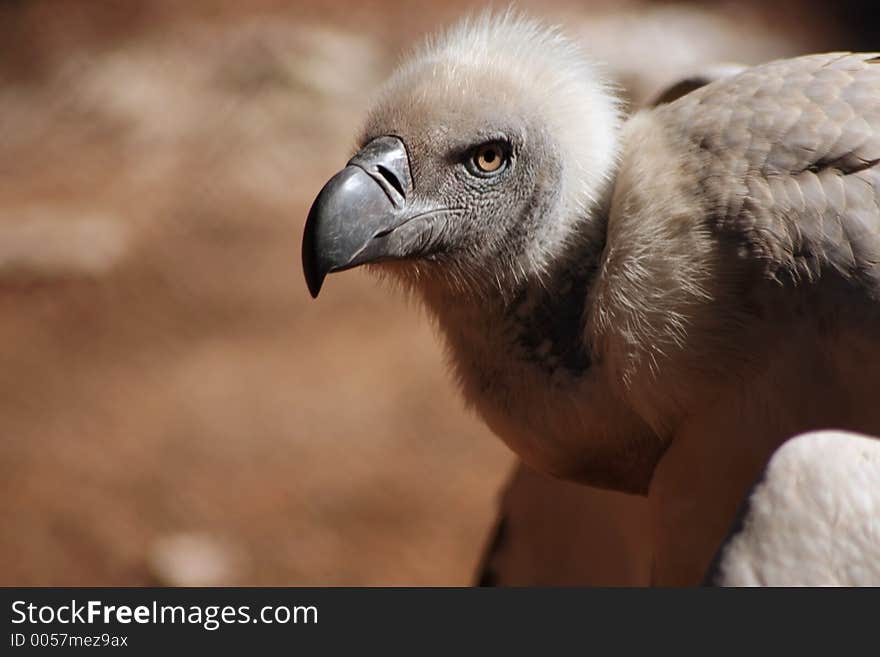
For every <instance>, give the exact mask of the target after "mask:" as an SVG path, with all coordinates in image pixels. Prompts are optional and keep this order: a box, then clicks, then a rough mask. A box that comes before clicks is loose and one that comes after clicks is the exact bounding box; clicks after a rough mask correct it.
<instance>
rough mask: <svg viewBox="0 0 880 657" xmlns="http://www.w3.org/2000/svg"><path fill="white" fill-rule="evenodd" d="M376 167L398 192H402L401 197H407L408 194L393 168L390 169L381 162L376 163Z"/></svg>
mask: <svg viewBox="0 0 880 657" xmlns="http://www.w3.org/2000/svg"><path fill="white" fill-rule="evenodd" d="M376 169H377V170H378V171H379V175H380V176H382V177H383V178H384V179H385V180H386V181H387V182H388V184H389V185H391V186H392V187H393V188H394V189H395V190H397V193H398V194H400V196H401V198H406V194H405V193H404V191H403V185H402V184H401V182H400V180H399V179H398V178H397V176H396V175H394V172H393V171H392V170H391V169H388V168H386V167H384V166H382V165H381V164H378V165H376Z"/></svg>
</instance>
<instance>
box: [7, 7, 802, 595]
mask: <svg viewBox="0 0 880 657" xmlns="http://www.w3.org/2000/svg"><path fill="white" fill-rule="evenodd" d="M184 4H185V8H184V7H182V5H184ZM472 4H474V3H467V2H460V1H459V2H452V3H428V2H417V3H407V4H402V3H392V2H388V1H375V0H374V1H373V2H365V3H358V4H342V3H339V4H334V3H319V2H298V3H293V2H281V1H280V0H277V1H274V2H273V1H270V0H261V1H260V2H248V3H240V2H233V1H232V0H225V1H215V2H194V3H179V2H174V1H172V0H153V1H150V2H141V3H128V2H80V1H73V0H71V1H69V2H48V1H47V2H37V1H33V2H27V1H17V2H16V1H9V2H6V3H4V4H3V5H2V6H0V43H2V44H4V45H3V46H2V49H0V584H3V585H142V584H155V583H163V584H164V583H169V584H187V583H211V584H221V585H225V584H235V585H247V584H252V585H342V584H346V585H446V584H467V583H470V582H471V579H472V575H473V571H474V568H475V566H476V565H477V563H478V561H479V557H480V549H481V547H482V545H483V543H484V541H485V540H486V538H487V536H488V535H489V532H490V530H491V521H492V517H493V513H494V504H495V496H496V494H497V492H498V491H499V489H500V488H501V485H502V483H503V481H504V479H505V477H506V476H507V474H508V472H509V471H510V469H511V467H512V464H513V463H514V459H513V457H512V455H511V454H510V453H509V452H508V451H507V450H506V448H504V447H503V446H502V445H501V444H500V442H499V441H498V440H497V439H495V438H494V437H493V436H491V435H490V434H489V432H488V431H487V430H486V429H485V428H484V427H482V425H481V424H480V423H479V422H478V420H477V419H476V418H474V417H472V416H471V415H470V414H469V413H467V412H466V411H465V410H464V409H463V407H462V404H461V403H460V401H459V399H458V397H457V395H456V391H455V390H454V389H453V387H452V385H451V383H450V381H449V379H448V377H447V376H446V372H445V367H444V362H443V355H442V353H441V349H440V347H439V344H438V342H437V340H436V339H435V337H434V336H433V335H432V332H431V329H430V327H429V325H428V323H427V322H426V321H425V320H424V318H422V317H421V316H420V314H419V312H418V310H417V309H415V308H408V307H406V306H405V305H404V304H403V302H402V301H401V300H400V299H399V298H398V297H396V296H395V295H393V294H390V293H389V291H388V290H387V289H384V288H383V287H381V286H380V285H378V284H377V282H376V281H374V280H372V279H370V278H369V277H368V276H367V275H365V274H364V273H362V272H357V271H355V272H351V273H349V274H347V275H345V276H340V277H338V278H337V277H333V278H331V279H330V280H328V283H327V285H326V287H325V291H324V292H323V293H322V296H321V299H320V301H318V302H314V301H312V300H311V299H310V298H309V297H308V294H307V291H306V288H305V284H304V282H303V279H302V274H301V268H300V255H299V249H300V237H301V233H302V226H303V222H304V220H305V216H306V213H307V211H308V207H309V204H310V202H311V200H312V199H313V197H314V195H315V193H316V192H317V191H318V189H320V187H321V185H322V184H323V182H324V181H325V180H326V179H327V178H328V177H329V176H330V175H332V173H333V172H334V171H335V170H336V169H338V168H339V167H340V166H341V165H342V164H343V163H344V162H345V160H346V159H347V157H348V156H349V150H350V147H351V145H352V144H353V138H354V135H355V133H356V130H357V127H358V124H359V121H360V119H361V118H362V114H363V110H364V107H365V105H366V103H367V102H368V99H369V94H370V91H371V90H373V89H375V87H376V85H377V84H378V83H379V82H380V81H381V79H382V78H383V76H384V75H385V74H386V73H387V71H388V70H389V68H390V67H391V66H392V65H393V62H394V61H395V57H396V56H397V53H398V51H399V49H400V48H402V47H403V46H405V45H407V44H410V43H412V42H413V41H414V40H416V39H417V38H418V37H419V36H420V35H421V34H423V33H424V32H425V31H427V30H430V29H433V28H435V27H436V26H437V25H439V24H442V23H445V22H448V21H449V20H451V19H452V18H454V17H456V16H458V15H459V14H461V13H462V12H463V10H464V9H465V8H466V6H470V5H472ZM608 4H610V3H604V4H599V3H597V4H594V5H593V6H591V8H589V9H588V8H587V7H586V6H585V5H584V4H583V3H581V4H578V5H576V4H574V3H556V4H553V5H552V6H549V8H548V5H546V4H545V3H542V4H541V5H540V6H541V7H542V9H541V11H542V12H545V13H546V12H557V14H558V15H564V16H569V17H571V16H578V17H586V18H589V17H590V16H591V14H590V12H591V11H594V10H596V8H597V7H602V8H604V7H606V6H607V5H608ZM245 6H246V7H247V8H246V9H245V8H244V7H245ZM522 6H524V7H526V8H528V7H529V6H535V7H537V6H538V3H528V2H526V3H522ZM630 6H631V5H629V4H628V5H627V7H630ZM584 29H589V28H588V27H585V28H584ZM592 29H593V32H590V34H598V33H600V32H597V31H596V29H595V27H594V28H592ZM601 33H602V34H606V32H601ZM646 38H647V37H646ZM736 38H742V37H736ZM768 42H769V41H768ZM608 47H610V46H608ZM786 48H795V49H796V48H797V46H790V45H786V46H785V47H782V46H781V45H780V44H779V43H775V44H772V43H771V45H768V46H767V47H766V49H761V48H756V49H755V51H754V52H752V53H750V55H749V57H751V58H753V59H761V58H764V56H765V55H767V56H770V55H771V54H774V53H776V52H777V51H780V50H786ZM729 49H731V50H732V49H734V45H733V42H732V43H731V45H730V46H729ZM187 537H189V538H188V539H187ZM184 539H187V540H188V542H187V540H184ZM169 546H170V547H169ZM181 546H183V547H181ZM210 555H215V556H216V560H215V561H216V563H217V567H216V569H214V570H213V571H210V572H207V573H204V574H203V579H197V576H198V573H197V572H196V571H198V568H195V567H194V568H192V569H189V568H187V567H186V566H187V564H192V563H198V562H207V561H210V559H209V556H210ZM169 564H170V565H169ZM194 578H195V579H194Z"/></svg>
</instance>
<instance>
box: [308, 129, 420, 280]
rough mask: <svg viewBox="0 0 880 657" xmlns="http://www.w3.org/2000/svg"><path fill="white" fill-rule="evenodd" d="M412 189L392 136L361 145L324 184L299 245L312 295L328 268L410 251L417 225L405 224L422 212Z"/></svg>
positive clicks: (396, 140) (397, 142) (404, 161)
mask: <svg viewBox="0 0 880 657" xmlns="http://www.w3.org/2000/svg"><path fill="white" fill-rule="evenodd" d="M412 191H413V181H412V175H411V173H410V166H409V158H408V157H407V153H406V147H405V146H404V144H403V142H402V141H401V140H400V139H399V138H398V137H392V136H385V137H378V138H377V139H374V140H373V141H371V142H370V143H369V144H367V145H366V146H364V147H363V148H362V149H361V150H360V151H359V152H358V153H357V155H355V156H354V157H353V158H351V160H349V162H348V165H347V166H346V167H345V168H344V169H343V170H342V171H340V172H339V173H337V174H336V175H335V176H333V177H332V178H331V179H330V180H329V182H327V184H326V185H324V188H323V189H322V190H321V191H320V193H319V194H318V197H317V198H316V199H315V202H314V203H313V204H312V208H311V210H309V217H308V219H307V220H306V227H305V233H304V235H303V244H302V259H303V272H304V273H305V277H306V284H307V285H308V287H309V292H310V293H311V295H312V297H317V296H318V293H319V292H320V291H321V285H322V284H323V282H324V277H325V276H327V274H328V273H330V272H335V271H342V270H344V269H350V268H351V267H356V266H358V265H362V264H365V263H368V262H378V261H380V260H387V259H391V258H403V257H406V256H407V255H410V253H409V249H408V245H409V244H411V243H412V236H413V231H418V230H419V228H418V226H415V225H412V224H409V222H410V220H411V219H415V218H417V217H418V216H421V215H419V214H417V213H416V209H415V208H414V207H413V203H412V202H411V197H412ZM412 223H414V224H417V223H419V222H412ZM404 224H409V225H408V226H407V228H406V230H403V227H404ZM398 229H401V230H400V231H398ZM401 233H408V234H407V235H402V234H401Z"/></svg>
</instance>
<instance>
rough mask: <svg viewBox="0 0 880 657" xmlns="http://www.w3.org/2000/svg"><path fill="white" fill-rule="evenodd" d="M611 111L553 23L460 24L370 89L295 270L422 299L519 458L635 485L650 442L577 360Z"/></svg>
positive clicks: (645, 470) (614, 122) (613, 143)
mask: <svg viewBox="0 0 880 657" xmlns="http://www.w3.org/2000/svg"><path fill="white" fill-rule="evenodd" d="M621 121H622V119H621V111H620V107H619V101H618V99H617V97H616V96H615V94H614V93H613V91H612V89H611V87H610V85H609V84H608V83H607V82H606V81H605V80H604V79H603V77H602V76H601V75H600V73H599V72H598V71H597V69H596V68H595V67H594V66H593V64H591V63H590V61H589V60H588V59H586V58H585V57H584V56H583V55H582V54H581V53H580V52H579V49H578V48H577V46H575V45H574V44H573V43H572V42H571V41H569V40H567V39H566V38H565V37H563V36H562V35H561V34H560V33H559V32H558V31H556V30H555V29H552V28H549V27H546V26H544V25H542V24H540V23H537V22H534V21H531V20H529V19H524V18H522V17H519V16H515V15H513V14H511V13H507V14H504V15H501V16H499V15H492V14H485V15H483V16H481V17H479V18H476V19H469V20H465V21H463V22H461V23H459V24H458V25H456V26H454V27H452V28H451V29H449V30H448V31H447V32H445V33H443V34H441V35H440V36H439V37H435V38H433V39H430V40H428V41H427V43H425V44H423V45H422V46H421V47H420V48H419V49H417V50H416V51H415V52H414V53H411V54H410V55H409V56H408V57H407V58H406V59H405V60H404V62H403V63H402V65H401V66H400V67H399V68H398V69H397V70H396V72H394V73H393V74H392V76H391V77H390V79H389V80H388V81H387V83H386V84H385V86H384V88H382V89H381V90H380V91H379V93H378V95H377V99H376V101H375V103H374V104H373V106H372V107H371V108H370V110H369V112H368V115H367V120H366V125H365V127H364V128H363V130H362V133H361V138H360V141H359V148H358V150H357V152H356V154H355V155H354V157H352V158H351V160H350V161H349V162H348V164H347V166H345V167H344V168H343V169H342V170H341V171H340V172H339V173H337V174H336V175H335V176H333V177H332V178H331V179H330V181H329V182H328V183H327V184H326V185H325V186H324V188H323V189H322V190H321V192H320V193H319V195H318V196H317V198H316V199H315V202H314V204H313V206H312V208H311V210H310V212H309V216H308V219H307V222H306V227H305V234H304V238H303V266H304V272H305V278H306V282H307V284H308V288H309V290H310V292H311V294H312V296H317V295H318V293H319V292H320V290H321V286H322V284H323V282H324V279H325V276H326V275H327V274H328V273H330V272H337V271H342V270H345V269H349V268H352V267H356V266H359V265H370V266H371V267H372V268H373V269H375V270H377V271H378V273H379V274H380V275H382V276H383V277H386V278H391V279H392V280H394V281H396V282H398V283H401V284H402V286H403V287H404V288H405V289H406V290H407V291H408V292H411V293H414V294H415V296H416V297H417V298H420V299H422V300H423V301H424V303H425V306H426V307H427V308H428V310H429V313H430V314H431V315H432V316H433V317H434V318H435V319H436V320H437V324H438V325H439V327H440V329H441V333H442V334H443V335H444V337H445V339H446V344H447V347H448V352H449V354H450V362H451V365H452V369H453V372H454V374H455V377H456V379H457V380H458V382H459V383H460V385H461V388H462V389H463V392H464V397H465V400H466V402H467V403H469V404H470V405H472V406H473V407H475V408H476V410H477V412H478V413H479V414H480V415H481V416H482V418H483V419H484V420H485V421H486V423H487V424H488V425H489V427H490V428H491V429H492V430H493V431H494V432H495V433H496V434H497V435H498V436H500V437H501V438H502V440H504V441H505V442H506V443H507V444H508V445H509V446H510V447H512V448H513V449H514V451H516V452H517V453H518V454H519V455H520V456H521V457H522V458H523V459H525V460H526V461H527V462H528V463H530V464H531V465H533V466H534V467H536V468H538V469H541V470H543V471H546V472H551V473H552V474H554V475H557V476H562V477H566V478H572V479H578V480H581V481H586V482H591V483H596V484H600V485H607V486H611V487H616V488H624V489H627V490H639V491H644V490H645V488H646V485H647V481H648V479H649V477H650V470H651V468H652V467H653V465H654V462H655V461H656V458H658V454H659V450H660V449H661V447H662V445H661V444H660V443H659V442H658V441H656V439H655V438H653V437H651V438H648V439H647V442H649V443H650V446H648V445H647V443H646V440H645V439H643V437H642V436H643V435H644V425H643V424H642V423H641V422H640V421H638V420H636V421H631V413H629V412H628V411H622V410H620V404H619V402H617V401H616V400H615V399H614V398H613V393H612V392H611V391H610V389H609V388H608V386H607V385H605V384H604V383H603V377H602V376H601V375H599V374H597V373H595V372H594V371H593V370H592V369H591V368H590V364H591V353H590V352H591V345H590V341H589V340H588V339H585V329H584V324H583V320H584V317H585V316H586V315H587V314H588V307H587V298H588V291H589V288H590V285H591V281H592V279H593V278H594V275H595V273H596V271H597V268H598V266H599V261H600V256H601V253H602V250H603V248H604V245H605V225H604V219H603V213H602V212H601V211H600V209H601V208H602V207H604V206H605V205H607V203H608V202H609V198H608V197H609V195H610V191H611V188H612V184H611V183H612V180H613V176H614V172H615V168H616V161H617V143H618V133H619V128H620V124H621ZM585 400H589V401H588V402H587V403H584V401H585ZM624 417H626V419H624ZM634 426H636V430H633V428H634ZM586 427H589V429H588V430H586V431H585V428H586Z"/></svg>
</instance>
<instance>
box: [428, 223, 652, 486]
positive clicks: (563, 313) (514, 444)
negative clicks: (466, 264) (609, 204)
mask: <svg viewBox="0 0 880 657" xmlns="http://www.w3.org/2000/svg"><path fill="white" fill-rule="evenodd" d="M596 214H597V216H595V217H591V218H590V220H588V221H583V220H578V221H576V222H573V223H572V225H576V226H583V227H584V230H583V232H584V234H581V235H574V236H573V239H570V240H567V241H566V242H565V243H566V245H567V246H566V252H565V253H562V254H559V257H557V258H555V259H553V266H552V268H551V269H550V270H549V271H547V272H546V273H545V275H543V276H540V277H537V276H534V277H530V278H528V279H526V280H524V281H519V282H518V283H517V285H516V286H511V287H510V288H509V289H508V290H507V291H506V293H498V292H496V293H494V294H489V293H485V294H482V295H479V296H477V295H474V296H469V295H462V294H459V293H456V292H455V291H453V290H452V289H450V288H449V287H448V286H447V285H445V284H444V283H442V282H439V283H437V284H435V285H431V284H427V285H426V286H425V288H424V290H423V291H424V296H425V299H426V302H427V306H428V308H429V309H430V310H431V311H432V314H433V315H434V316H435V317H436V319H437V322H438V325H439V327H440V329H441V331H442V333H443V335H444V337H445V339H446V343H447V346H448V349H449V354H450V360H451V363H452V366H453V369H454V373H455V375H456V379H457V380H458V382H459V384H460V386H461V388H462V390H463V393H464V397H465V400H466V402H467V403H468V405H470V406H473V407H474V408H475V409H476V410H477V412H478V413H479V414H480V415H481V416H482V418H483V419H484V421H485V422H486V423H487V424H488V425H489V427H490V428H491V429H492V430H493V431H494V432H495V433H496V434H497V435H498V436H499V437H500V438H501V439H502V440H504V442H506V443H507V444H508V445H509V446H510V447H511V448H512V449H513V450H514V451H515V452H517V454H519V456H520V457H522V458H523V460H525V461H526V462H527V463H529V464H530V465H532V466H533V467H535V468H537V469H539V470H542V471H544V472H550V473H552V474H555V475H557V476H560V477H564V478H568V479H574V480H579V481H582V482H584V483H590V484H593V485H598V486H602V487H608V488H614V489H618V490H626V491H629V492H638V493H644V492H646V491H647V486H648V483H649V481H650V477H651V472H652V470H653V467H654V465H655V464H656V461H657V459H658V458H659V456H660V454H661V453H662V450H663V448H664V445H663V444H662V442H661V441H659V440H658V439H657V437H656V436H655V435H654V434H653V432H652V431H651V430H650V429H649V427H648V426H647V425H646V424H645V423H644V422H643V421H642V420H641V419H640V418H638V417H637V416H636V415H635V413H633V412H632V410H630V409H629V408H628V407H627V405H626V404H625V403H624V402H623V401H622V400H621V398H620V397H618V396H617V395H615V394H614V392H613V390H612V389H611V387H610V386H609V385H608V383H607V381H608V380H607V377H606V376H605V373H604V372H603V370H602V369H601V368H600V367H599V366H597V364H596V363H595V362H594V360H593V357H592V349H591V344H590V341H589V339H588V338H587V332H586V328H585V321H586V316H587V304H588V299H589V297H590V288H591V286H592V283H593V280H594V278H595V277H596V275H597V271H598V267H599V263H600V260H601V257H602V249H603V246H604V244H603V242H602V237H601V236H598V237H597V233H600V232H601V230H597V227H598V228H599V229H601V226H602V225H603V223H604V222H603V221H602V220H601V217H600V216H599V215H601V210H597V212H596Z"/></svg>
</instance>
